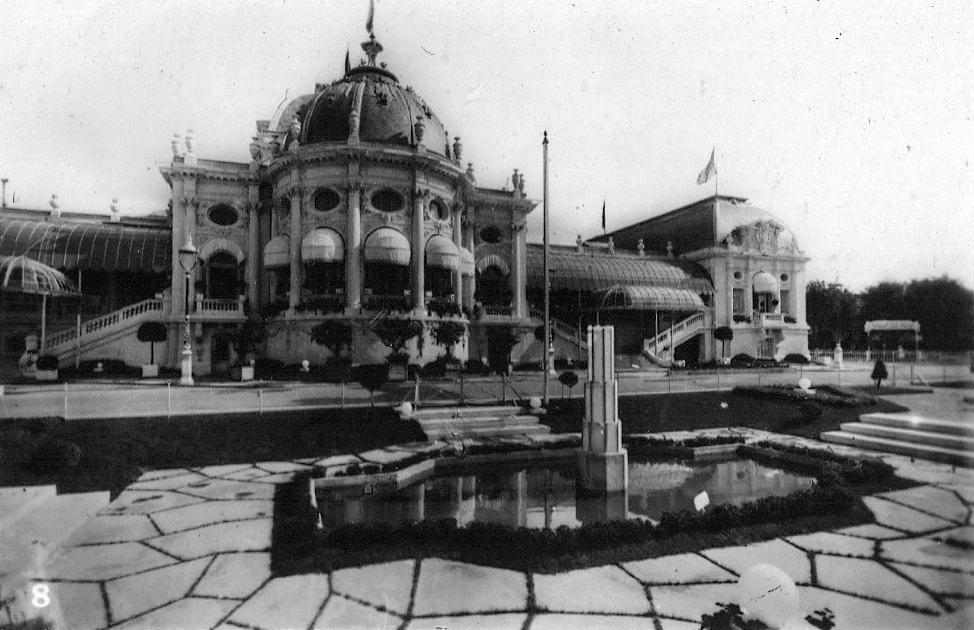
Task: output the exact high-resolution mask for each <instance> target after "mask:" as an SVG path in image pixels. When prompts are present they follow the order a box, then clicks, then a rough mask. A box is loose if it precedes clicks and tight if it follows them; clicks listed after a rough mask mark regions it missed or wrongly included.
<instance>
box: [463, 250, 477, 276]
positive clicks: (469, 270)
mask: <svg viewBox="0 0 974 630" xmlns="http://www.w3.org/2000/svg"><path fill="white" fill-rule="evenodd" d="M474 270H475V268H474V261H473V254H472V253H471V252H470V250H469V249H467V248H466V247H461V248H460V273H462V274H463V275H465V276H472V275H473V273H474Z"/></svg>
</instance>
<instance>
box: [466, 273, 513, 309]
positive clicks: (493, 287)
mask: <svg viewBox="0 0 974 630" xmlns="http://www.w3.org/2000/svg"><path fill="white" fill-rule="evenodd" d="M476 287H477V295H476V296H474V299H476V300H477V301H478V302H480V303H481V304H483V305H484V306H510V305H511V300H512V299H513V293H512V292H511V283H510V280H509V277H508V275H507V274H506V273H504V271H503V270H502V269H501V268H500V267H497V266H495V265H491V266H489V267H486V268H484V269H483V271H480V272H479V273H477V285H476Z"/></svg>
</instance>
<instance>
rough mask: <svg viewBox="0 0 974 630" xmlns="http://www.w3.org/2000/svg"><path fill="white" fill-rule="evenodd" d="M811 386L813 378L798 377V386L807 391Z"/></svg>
mask: <svg viewBox="0 0 974 630" xmlns="http://www.w3.org/2000/svg"><path fill="white" fill-rule="evenodd" d="M811 386H812V381H811V380H809V379H807V378H800V379H798V387H800V388H801V389H804V390H805V391H806V392H807V391H808V388H809V387H811Z"/></svg>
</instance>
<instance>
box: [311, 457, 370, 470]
mask: <svg viewBox="0 0 974 630" xmlns="http://www.w3.org/2000/svg"><path fill="white" fill-rule="evenodd" d="M361 461H362V460H360V459H359V458H358V456H357V455H329V456H328V457H322V458H321V459H319V460H318V461H316V462H315V465H316V466H321V467H322V468H328V467H330V466H348V465H349V464H357V463H359V462H361Z"/></svg>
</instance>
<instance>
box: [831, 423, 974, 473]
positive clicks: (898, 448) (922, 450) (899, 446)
mask: <svg viewBox="0 0 974 630" xmlns="http://www.w3.org/2000/svg"><path fill="white" fill-rule="evenodd" d="M820 437H821V439H822V441H824V442H831V443H833V444H844V445H846V446H855V447H857V448H861V449H866V450H873V451H882V452H885V453H896V454H898V455H907V456H910V457H917V458H920V459H926V460H930V461H933V462H940V463H944V464H954V465H956V466H966V467H969V468H974V453H971V452H966V451H959V450H955V449H950V448H943V447H939V446H928V445H926V444H911V443H909V442H901V441H899V440H890V439H887V438H881V437H875V436H872V435H859V434H856V433H848V432H846V431H826V432H824V433H822V434H821V436H820Z"/></svg>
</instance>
